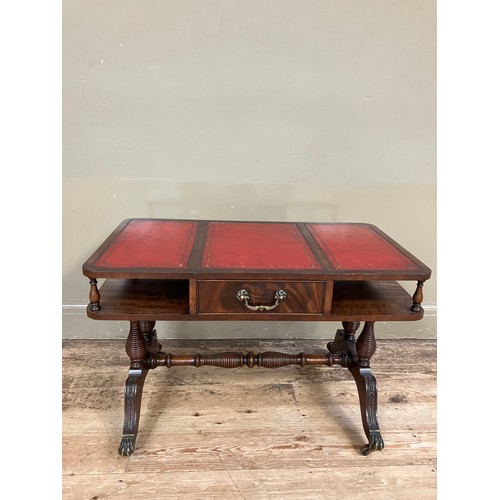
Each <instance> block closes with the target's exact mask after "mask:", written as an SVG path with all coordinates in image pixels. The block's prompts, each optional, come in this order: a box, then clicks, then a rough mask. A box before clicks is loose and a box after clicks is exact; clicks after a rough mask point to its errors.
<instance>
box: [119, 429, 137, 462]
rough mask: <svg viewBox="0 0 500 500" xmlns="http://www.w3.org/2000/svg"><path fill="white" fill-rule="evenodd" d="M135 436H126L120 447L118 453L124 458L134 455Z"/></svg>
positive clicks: (123, 437)
mask: <svg viewBox="0 0 500 500" xmlns="http://www.w3.org/2000/svg"><path fill="white" fill-rule="evenodd" d="M134 449H135V436H134V435H133V434H124V435H123V436H122V440H121V442H120V446H119V447H118V453H119V454H120V455H121V456H122V457H128V456H130V455H132V453H134Z"/></svg>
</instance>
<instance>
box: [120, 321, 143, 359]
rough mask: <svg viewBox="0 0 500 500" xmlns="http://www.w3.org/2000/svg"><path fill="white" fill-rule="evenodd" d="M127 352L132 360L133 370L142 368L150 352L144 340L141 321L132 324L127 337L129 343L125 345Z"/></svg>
mask: <svg viewBox="0 0 500 500" xmlns="http://www.w3.org/2000/svg"><path fill="white" fill-rule="evenodd" d="M125 352H126V353H127V355H128V357H129V358H130V368H131V369H140V368H142V362H143V361H144V359H145V357H146V354H147V352H148V345H147V341H146V339H145V338H144V335H143V334H142V332H141V328H140V322H139V321H131V322H130V330H129V334H128V337H127V342H126V343H125Z"/></svg>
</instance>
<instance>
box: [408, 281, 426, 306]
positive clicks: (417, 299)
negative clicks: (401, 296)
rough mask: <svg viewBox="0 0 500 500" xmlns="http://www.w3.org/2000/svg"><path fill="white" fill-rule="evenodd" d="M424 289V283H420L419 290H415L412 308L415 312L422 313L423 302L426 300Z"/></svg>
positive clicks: (418, 283) (418, 284)
mask: <svg viewBox="0 0 500 500" xmlns="http://www.w3.org/2000/svg"><path fill="white" fill-rule="evenodd" d="M423 287H424V282H423V281H418V282H417V289H416V290H415V293H414V294H413V305H412V306H411V310H412V311H413V312H422V311H423V308H422V306H421V304H422V300H424V293H423V290H422V288H423Z"/></svg>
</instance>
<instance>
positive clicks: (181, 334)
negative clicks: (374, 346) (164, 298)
mask: <svg viewBox="0 0 500 500" xmlns="http://www.w3.org/2000/svg"><path fill="white" fill-rule="evenodd" d="M422 306H423V307H424V311H425V315H424V317H423V319H422V320H420V321H398V322H396V321H380V322H378V323H377V324H376V335H377V338H379V339H401V338H404V339H408V338H413V339H436V338H437V304H436V303H423V304H422ZM202 325H203V326H202ZM339 325H340V323H337V322H332V323H330V322H323V321H316V322H312V321H311V322H298V321H297V322H294V321H279V322H274V321H273V322H270V321H258V322H253V321H162V322H158V323H157V325H156V330H157V332H158V336H159V337H160V338H162V339H181V338H185V339H200V338H203V339H223V338H233V339H243V338H248V339H255V338H259V339H261V338H283V339H299V338H313V339H324V338H330V337H331V336H332V333H334V332H335V330H336V329H337V328H339ZM201 326H202V327H201ZM128 329H129V324H128V322H127V321H95V320H91V319H89V318H87V304H82V303H77V302H67V303H66V304H63V306H62V338H63V339H124V338H126V337H127V334H128ZM305 331H307V335H306V334H304V333H303V332H305Z"/></svg>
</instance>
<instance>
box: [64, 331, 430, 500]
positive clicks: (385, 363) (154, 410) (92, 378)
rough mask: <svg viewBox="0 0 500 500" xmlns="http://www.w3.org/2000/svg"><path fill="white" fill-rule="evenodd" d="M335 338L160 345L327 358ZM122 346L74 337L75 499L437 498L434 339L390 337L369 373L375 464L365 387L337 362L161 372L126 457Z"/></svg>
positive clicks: (67, 441)
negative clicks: (367, 444) (367, 434)
mask: <svg viewBox="0 0 500 500" xmlns="http://www.w3.org/2000/svg"><path fill="white" fill-rule="evenodd" d="M158 327H159V326H158V325H157V328H158ZM160 327H161V325H160ZM332 336H333V335H332ZM160 337H161V332H160ZM328 340H330V339H328ZM326 342H327V340H326V339H325V340H324V341H321V340H314V341H310V340H308V341H302V340H300V341H299V340H293V341H291V340H288V341H273V340H265V341H256V340H246V341H245V340H238V341H228V340H224V341H207V340H204V341H186V340H185V341H169V342H168V343H167V342H165V341H162V344H163V345H164V347H165V348H166V349H168V350H169V351H170V350H171V351H174V352H177V353H179V354H188V353H190V352H193V351H203V352H213V353H216V352H220V351H221V350H225V349H228V348H230V349H231V350H234V351H246V350H250V349H251V350H253V351H255V352H258V351H270V350H284V351H287V352H297V353H298V352H301V351H308V352H318V353H321V352H324V349H325V346H326ZM124 345H125V341H124V340H123V341H116V340H114V341H92V340H84V341H82V340H76V341H65V342H64V346H63V351H62V352H63V379H62V388H63V393H62V405H63V420H62V442H63V464H62V474H63V476H62V479H63V485H62V486H63V492H62V493H63V498H64V499H65V500H66V499H67V500H72V499H78V500H80V499H82V498H89V499H92V498H98V499H102V498H117V499H122V498H123V499H130V498H134V499H135V498H137V499H142V498H144V499H146V498H148V499H151V498H166V499H174V498H177V499H192V498H200V499H202V498H203V499H231V498H235V499H244V498H257V499H268V498H269V499H281V498H291V499H299V498H300V499H304V498H307V499H327V498H328V499H331V498H334V499H361V498H366V497H367V495H368V496H371V497H372V498H398V500H399V499H402V500H406V499H408V500H414V499H426V500H427V499H429V498H435V496H436V342H435V341H432V340H431V341H422V340H394V341H387V340H379V341H378V349H377V352H376V353H375V354H374V356H373V357H372V359H371V365H372V369H373V371H374V374H375V375H376V376H377V381H378V385H379V395H378V396H379V422H380V425H381V430H382V432H383V435H384V439H385V449H384V451H383V452H380V453H378V452H377V453H373V454H371V455H370V456H368V457H363V456H361V455H360V453H359V445H360V443H363V442H364V434H363V429H362V425H361V422H360V419H359V403H358V394H357V390H356V385H355V382H354V381H353V379H352V377H351V375H350V373H349V372H348V371H347V370H346V369H343V368H340V367H338V366H334V367H331V368H330V367H284V368H280V369H277V370H272V371H268V370H255V369H254V370H251V369H248V368H246V367H244V368H241V369H234V370H221V369H218V368H213V367H201V368H194V367H186V368H172V369H171V370H166V369H163V368H158V369H156V370H150V373H149V375H148V379H147V381H146V384H145V386H144V392H143V406H142V413H141V428H140V431H139V438H138V442H137V448H136V451H135V453H134V454H133V455H132V456H130V457H121V456H119V455H118V454H117V453H116V448H117V444H118V442H119V439H120V436H121V421H122V402H123V387H124V382H125V378H126V376H127V372H128V364H129V359H128V357H127V355H126V353H125V350H124ZM90 367H92V369H91V370H90Z"/></svg>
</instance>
